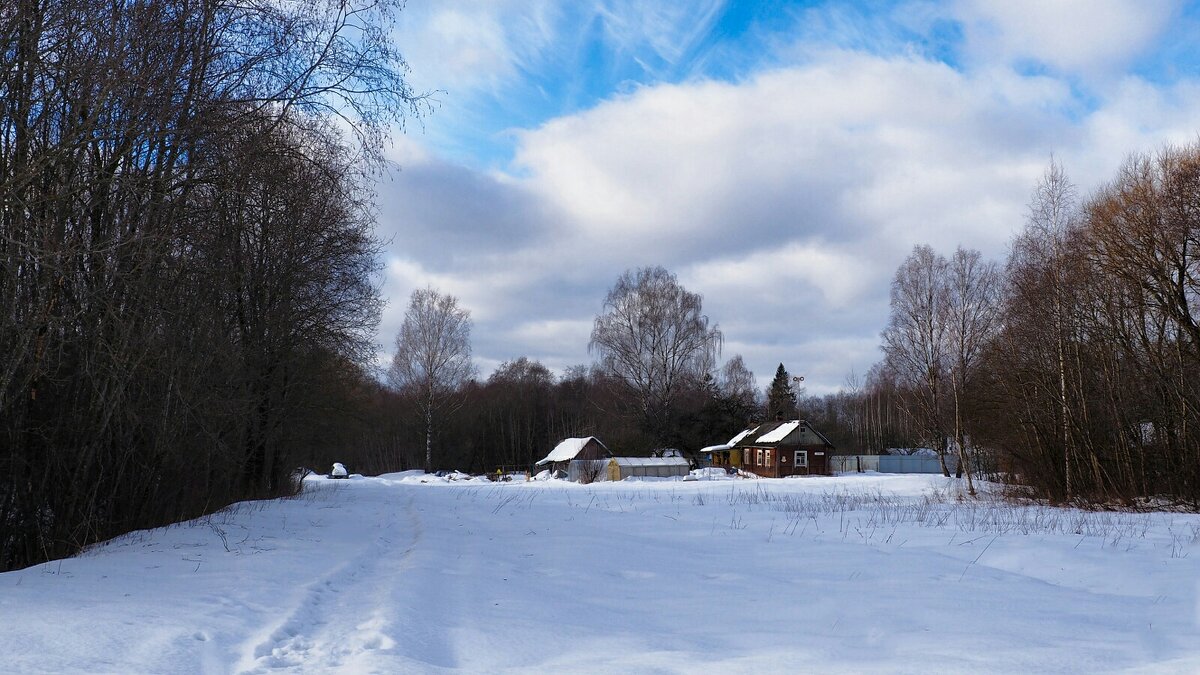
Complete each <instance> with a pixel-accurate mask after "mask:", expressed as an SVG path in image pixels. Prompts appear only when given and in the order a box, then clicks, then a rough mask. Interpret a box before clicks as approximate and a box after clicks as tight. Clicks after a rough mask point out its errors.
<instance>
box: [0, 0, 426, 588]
mask: <svg viewBox="0 0 1200 675" xmlns="http://www.w3.org/2000/svg"><path fill="white" fill-rule="evenodd" d="M394 9H396V5H395V3H393V2H391V0H337V1H333V0H330V1H325V0H317V1H315V2H303V3H279V2H272V1H269V0H239V1H237V2H233V1H232V0H154V1H153V2H142V1H137V2H135V1H131V0H114V1H106V2H98V1H96V0H14V1H13V2H5V3H2V4H0V107H2V108H0V110H2V112H0V266H2V268H3V273H2V274H0V307H2V308H3V309H2V310H0V446H2V447H0V569H8V568H12V567H19V566H23V565H27V564H31V563H33V562H37V561H39V560H44V559H48V558H52V557H56V556H61V555H65V554H69V553H71V552H74V551H76V550H78V549H79V548H80V547H82V546H86V545H87V544H89V543H91V542H94V541H97V540H100V539H104V538H107V537H110V536H113V535H115V534H118V533H121V532H125V531H129V530H131V529H136V528H142V527H148V526H153V525H159V524H163V523H168V522H174V521H178V520H180V519H184V518H188V517H193V516H195V515H198V514H201V513H205V512H208V511H211V510H214V509H216V508H220V507H221V506H223V505H225V504H228V503H230V502H232V501H236V500H240V499H245V498H251V497H263V496H276V495H280V494H285V493H288V492H289V491H291V490H293V489H294V482H293V481H292V480H291V474H292V472H293V471H294V469H295V468H296V467H297V466H298V465H299V464H300V463H301V462H302V460H304V458H305V457H307V456H308V455H309V454H310V452H311V451H312V450H313V448H316V447H321V446H324V445H325V444H326V443H327V442H329V441H330V439H331V438H335V437H336V435H337V433H340V432H337V431H335V429H336V428H337V427H338V426H339V425H338V423H337V420H338V417H339V415H343V414H344V412H345V411H344V409H339V406H340V405H341V404H342V403H344V402H347V401H351V400H353V399H354V397H355V396H360V395H361V394H362V390H363V387H364V383H363V381H362V378H361V373H362V370H361V367H360V366H358V365H356V364H359V363H362V362H365V361H366V360H367V359H368V358H369V356H370V352H371V351H372V344H371V341H372V337H373V331H374V327H375V325H376V322H377V320H378V314H379V307H380V301H379V297H378V293H377V292H376V272H377V265H378V263H377V251H378V249H379V242H378V241H377V240H376V238H375V235H374V231H373V222H374V212H373V206H372V202H371V197H370V193H369V192H368V190H367V189H366V188H367V186H368V185H369V178H370V175H371V173H372V172H373V171H374V170H375V169H376V168H377V167H379V166H380V163H379V162H380V158H381V145H380V143H381V141H382V139H383V134H384V132H385V130H386V128H387V127H388V126H389V125H390V124H391V123H393V122H395V121H397V120H403V119H404V117H406V116H409V115H412V114H420V113H421V112H422V109H423V105H424V99H423V98H422V97H421V96H419V95H417V94H415V93H414V92H413V91H412V90H411V89H410V88H409V87H408V86H407V84H406V82H405V80H404V74H405V64H404V62H403V61H402V60H401V58H400V56H399V55H398V54H397V53H396V52H395V50H394V48H393V47H392V46H391V45H390V44H389V42H388V37H387V35H388V26H389V24H390V19H391V13H392V12H393V10H394Z"/></svg>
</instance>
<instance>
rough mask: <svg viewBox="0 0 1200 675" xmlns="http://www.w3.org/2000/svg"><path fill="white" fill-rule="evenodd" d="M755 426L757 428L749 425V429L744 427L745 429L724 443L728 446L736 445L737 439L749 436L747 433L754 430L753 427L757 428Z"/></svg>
mask: <svg viewBox="0 0 1200 675" xmlns="http://www.w3.org/2000/svg"><path fill="white" fill-rule="evenodd" d="M757 428H758V427H751V428H749V429H746V430H745V431H743V432H741V433H740V434H738V435H737V436H734V437H733V438H731V439H729V442H728V443H726V444H725V445H728V446H730V447H733V446H735V445H737V444H738V441H741V440H742V439H743V438H745V437H747V436H749V435H750V432H752V431H754V430H755V429H757Z"/></svg>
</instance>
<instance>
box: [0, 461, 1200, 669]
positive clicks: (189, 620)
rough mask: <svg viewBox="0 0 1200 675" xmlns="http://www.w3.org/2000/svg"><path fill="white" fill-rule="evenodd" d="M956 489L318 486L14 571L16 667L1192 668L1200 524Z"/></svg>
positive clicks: (7, 588)
mask: <svg viewBox="0 0 1200 675" xmlns="http://www.w3.org/2000/svg"><path fill="white" fill-rule="evenodd" d="M421 480H426V481H428V482H425V483H422V482H420V481H421ZM955 485H956V484H955V483H954V482H953V481H949V480H947V479H943V478H941V477H933V476H912V475H908V476H888V475H852V476H844V477H837V478H805V479H791V480H775V481H767V480H763V481H752V480H741V481H695V482H677V481H675V482H672V481H661V482H623V483H602V484H596V485H592V486H580V485H573V484H567V483H563V482H560V481H548V482H532V483H510V484H490V483H480V482H471V481H457V482H445V481H440V480H436V479H429V478H421V477H418V476H415V475H412V474H393V475H390V476H385V477H380V478H366V479H351V480H340V481H331V480H324V479H320V478H314V479H309V481H308V482H307V485H306V490H305V493H304V494H303V495H302V496H301V497H299V498H296V499H290V500H280V501H271V502H255V503H246V504H241V505H239V506H237V507H235V508H232V509H229V510H227V511H225V512H222V513H220V514H217V515H215V516H213V517H211V518H206V519H202V520H198V521H193V522H190V523H186V524H183V525H179V526H175V527H171V528H165V529H160V530H154V531H147V532H139V533H134V534H131V535H128V536H125V537H122V538H119V539H117V540H114V541H111V542H108V543H107V544H105V545H102V546H98V547H95V548H94V549H92V550H90V551H88V552H86V553H85V554H83V555H81V556H79V557H76V558H72V559H68V560H63V561H57V562H53V563H49V564H46V565H41V566H37V567H32V568H29V569H26V570H21V571H17V572H9V573H6V574H3V575H0V649H2V654H3V656H2V657H0V671H6V672H8V671H11V672H55V673H59V672H89V673H93V672H111V673H134V672H143V673H192V672H203V673H226V672H272V671H276V670H283V671H295V672H347V673H367V672H386V673H392V672H397V673H405V672H412V673H430V672H443V671H465V672H489V673H493V672H522V673H524V672H554V673H560V672H620V673H626V672H689V673H690V672H746V673H751V672H752V673H762V672H972V673H976V672H1013V673H1016V672H1021V673H1025V672H1079V673H1096V672H1114V671H1115V672H1121V671H1139V672H1154V673H1162V672H1180V673H1184V672H1187V673H1194V672H1200V601H1198V597H1200V517H1198V516H1195V515H1185V514H1171V513H1153V514H1124V513H1121V514H1114V513H1087V512H1079V511H1072V510H1064V509H1052V508H1047V507H1036V506H1028V507H1014V506H1009V505H1001V504H999V503H998V502H996V501H994V500H984V501H981V502H977V503H973V502H969V501H963V502H960V501H959V500H957V499H956V496H955V493H956V490H957V488H956V487H955Z"/></svg>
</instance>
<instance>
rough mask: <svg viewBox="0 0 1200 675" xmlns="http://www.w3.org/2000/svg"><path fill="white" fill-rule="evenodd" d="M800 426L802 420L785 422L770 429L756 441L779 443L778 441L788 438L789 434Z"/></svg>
mask: <svg viewBox="0 0 1200 675" xmlns="http://www.w3.org/2000/svg"><path fill="white" fill-rule="evenodd" d="M799 426H800V420H792V421H791V422H784V423H783V424H780V425H779V426H777V427H775V428H774V429H772V430H770V431H768V432H767V433H765V434H763V435H762V436H759V437H758V440H756V441H754V442H755V443H778V442H780V441H782V440H783V439H785V438H787V437H788V434H790V433H792V432H793V431H795V430H796V428H797V427H799Z"/></svg>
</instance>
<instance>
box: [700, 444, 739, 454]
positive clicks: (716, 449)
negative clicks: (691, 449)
mask: <svg viewBox="0 0 1200 675" xmlns="http://www.w3.org/2000/svg"><path fill="white" fill-rule="evenodd" d="M732 449H733V446H732V445H729V444H728V443H722V444H720V445H710V446H708V447H707V448H700V452H702V453H704V452H720V451H722V450H732Z"/></svg>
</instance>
